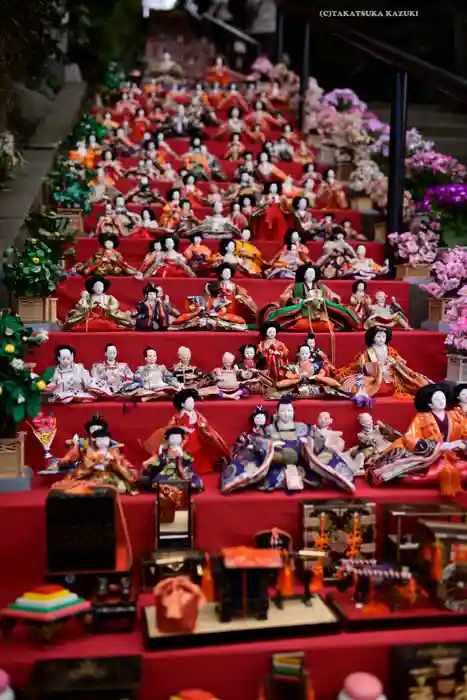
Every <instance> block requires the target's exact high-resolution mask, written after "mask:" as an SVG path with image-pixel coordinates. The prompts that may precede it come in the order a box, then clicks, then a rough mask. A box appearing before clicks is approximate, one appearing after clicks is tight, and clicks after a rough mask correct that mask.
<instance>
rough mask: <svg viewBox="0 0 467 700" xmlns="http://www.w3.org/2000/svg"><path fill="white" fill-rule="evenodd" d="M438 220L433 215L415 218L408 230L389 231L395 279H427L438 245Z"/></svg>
mask: <svg viewBox="0 0 467 700" xmlns="http://www.w3.org/2000/svg"><path fill="white" fill-rule="evenodd" d="M439 239H440V237H439V233H438V222H437V220H436V219H435V218H434V217H433V220H432V219H431V218H430V217H427V216H425V217H422V218H418V217H417V218H416V219H415V220H414V222H413V225H412V228H411V230H410V231H406V232H405V233H391V234H390V235H389V236H388V241H389V243H390V244H391V245H392V246H393V247H394V249H395V257H396V260H397V264H396V279H401V280H403V279H405V278H413V277H419V278H423V279H427V278H428V277H429V275H430V269H431V265H432V264H433V263H434V262H435V260H436V258H437V255H438V247H439Z"/></svg>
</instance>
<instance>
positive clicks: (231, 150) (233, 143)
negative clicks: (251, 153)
mask: <svg viewBox="0 0 467 700" xmlns="http://www.w3.org/2000/svg"><path fill="white" fill-rule="evenodd" d="M245 151H246V148H245V146H244V145H243V143H242V135H241V134H240V133H238V132H237V131H234V132H233V133H232V134H231V136H230V143H229V145H228V146H227V148H226V149H225V151H224V156H223V159H224V160H242V157H243V154H244V153H245Z"/></svg>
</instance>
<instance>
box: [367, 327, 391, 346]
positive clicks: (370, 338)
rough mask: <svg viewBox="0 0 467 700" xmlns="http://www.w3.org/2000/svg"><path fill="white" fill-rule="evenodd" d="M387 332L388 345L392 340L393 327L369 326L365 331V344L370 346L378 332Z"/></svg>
mask: <svg viewBox="0 0 467 700" xmlns="http://www.w3.org/2000/svg"><path fill="white" fill-rule="evenodd" d="M380 332H382V333H386V345H389V343H390V342H391V340H392V329H391V328H386V327H385V326H373V327H372V328H369V329H368V330H367V331H366V333H365V345H366V346H367V348H369V347H370V346H371V345H373V343H374V342H375V336H376V334H377V333H380Z"/></svg>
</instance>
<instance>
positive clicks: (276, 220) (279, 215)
mask: <svg viewBox="0 0 467 700" xmlns="http://www.w3.org/2000/svg"><path fill="white" fill-rule="evenodd" d="M264 192H265V196H264V198H263V200H262V202H261V205H260V206H259V207H258V209H256V211H254V212H253V213H252V216H251V229H252V231H253V233H254V238H255V239H257V240H265V241H277V242H279V241H283V240H284V236H285V234H286V232H287V229H288V219H289V216H290V211H289V208H288V204H287V198H286V197H282V189H281V185H280V183H277V182H271V183H269V184H267V185H265V188H264Z"/></svg>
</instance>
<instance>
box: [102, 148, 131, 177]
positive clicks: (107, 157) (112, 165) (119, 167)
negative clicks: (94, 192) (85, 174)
mask: <svg viewBox="0 0 467 700" xmlns="http://www.w3.org/2000/svg"><path fill="white" fill-rule="evenodd" d="M101 158H102V159H101V160H100V161H99V163H98V165H99V167H100V168H103V169H104V171H105V174H106V175H107V177H111V178H112V180H119V179H120V178H121V177H123V176H124V174H125V172H124V167H123V164H122V162H121V161H120V160H118V159H117V158H116V155H115V153H114V152H113V151H112V150H110V149H107V150H106V151H104V152H103V153H102V156H101Z"/></svg>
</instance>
